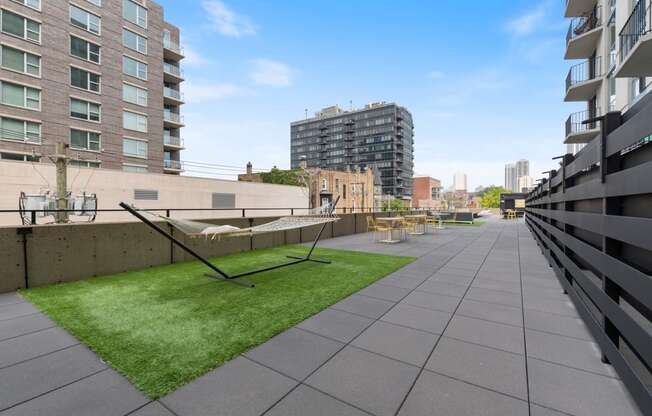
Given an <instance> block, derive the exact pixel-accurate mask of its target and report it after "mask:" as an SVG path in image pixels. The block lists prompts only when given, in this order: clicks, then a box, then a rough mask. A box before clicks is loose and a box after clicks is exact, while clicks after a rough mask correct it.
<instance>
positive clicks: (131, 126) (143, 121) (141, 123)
mask: <svg viewBox="0 0 652 416" xmlns="http://www.w3.org/2000/svg"><path fill="white" fill-rule="evenodd" d="M122 127H123V128H125V129H127V130H135V131H140V132H142V133H147V116H146V115H143V114H138V113H132V112H131V111H126V110H125V111H123V112H122Z"/></svg>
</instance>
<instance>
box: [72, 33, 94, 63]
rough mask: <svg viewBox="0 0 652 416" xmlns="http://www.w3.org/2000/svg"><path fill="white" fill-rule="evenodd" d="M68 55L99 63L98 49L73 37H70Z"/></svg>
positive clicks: (92, 44)
mask: <svg viewBox="0 0 652 416" xmlns="http://www.w3.org/2000/svg"><path fill="white" fill-rule="evenodd" d="M70 54H71V55H72V56H76V57H77V58H81V59H84V60H86V61H90V62H95V63H96V64H99V63H100V47H99V46H98V45H96V44H94V43H91V42H88V41H86V40H84V39H81V38H78V37H75V36H70Z"/></svg>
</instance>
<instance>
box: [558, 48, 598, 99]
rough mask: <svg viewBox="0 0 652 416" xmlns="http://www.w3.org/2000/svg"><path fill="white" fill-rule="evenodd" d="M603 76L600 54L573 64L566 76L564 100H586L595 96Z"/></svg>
mask: <svg viewBox="0 0 652 416" xmlns="http://www.w3.org/2000/svg"><path fill="white" fill-rule="evenodd" d="M603 78H604V71H603V70H602V59H601V57H600V56H598V57H596V58H593V59H589V60H587V61H584V62H582V63H579V64H577V65H573V66H572V67H571V68H570V70H569V71H568V76H566V97H565V98H564V101H567V102H569V101H588V100H590V99H591V98H593V97H595V94H596V93H597V90H598V88H599V87H600V84H601V83H602V80H603Z"/></svg>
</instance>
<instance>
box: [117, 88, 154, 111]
mask: <svg viewBox="0 0 652 416" xmlns="http://www.w3.org/2000/svg"><path fill="white" fill-rule="evenodd" d="M147 95H148V94H147V90H145V89H143V88H138V87H136V86H133V85H129V84H122V99H123V100H125V101H127V102H129V103H132V104H137V105H141V106H144V107H146V106H147Z"/></svg>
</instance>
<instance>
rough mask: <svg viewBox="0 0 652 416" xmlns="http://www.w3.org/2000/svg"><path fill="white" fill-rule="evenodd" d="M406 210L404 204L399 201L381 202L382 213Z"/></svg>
mask: <svg viewBox="0 0 652 416" xmlns="http://www.w3.org/2000/svg"><path fill="white" fill-rule="evenodd" d="M405 209H406V206H405V203H404V202H403V201H401V200H400V199H391V200H389V201H383V205H382V207H381V210H382V211H383V212H387V211H403V210H405Z"/></svg>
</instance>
